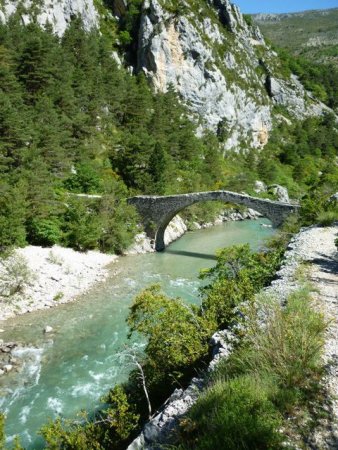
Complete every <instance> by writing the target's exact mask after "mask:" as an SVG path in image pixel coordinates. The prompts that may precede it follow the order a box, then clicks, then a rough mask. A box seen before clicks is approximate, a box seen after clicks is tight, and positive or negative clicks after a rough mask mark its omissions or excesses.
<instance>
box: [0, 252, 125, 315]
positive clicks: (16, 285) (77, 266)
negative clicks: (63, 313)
mask: <svg viewBox="0 0 338 450" xmlns="http://www.w3.org/2000/svg"><path fill="white" fill-rule="evenodd" d="M116 259H117V256H116V255H108V254H103V253H100V252H97V251H89V252H86V253H81V252H77V251H75V250H72V249H70V248H63V247H59V246H54V247H52V248H43V247H37V246H28V247H25V248H20V249H16V250H15V251H14V253H13V254H12V255H11V256H10V257H9V258H8V259H7V260H5V261H4V262H2V264H1V267H0V271H1V293H0V319H1V320H6V319H8V318H10V317H14V316H16V315H19V314H25V313H30V312H32V311H36V310H39V309H47V308H52V307H55V306H57V305H59V304H61V303H67V302H69V301H71V300H73V299H75V298H76V297H77V296H79V295H80V294H83V293H85V292H86V291H88V289H90V288H91V287H92V286H93V285H94V284H96V283H99V282H102V281H104V280H105V279H106V278H107V276H108V274H109V270H108V267H107V266H108V265H109V264H111V263H113V262H114V261H116Z"/></svg>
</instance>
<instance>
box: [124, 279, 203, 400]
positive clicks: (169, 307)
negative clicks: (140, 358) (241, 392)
mask: <svg viewBox="0 0 338 450" xmlns="http://www.w3.org/2000/svg"><path fill="white" fill-rule="evenodd" d="M178 318H179V320H178ZM128 325H129V326H130V329H131V333H134V332H138V333H140V334H141V335H143V336H144V337H145V338H147V345H146V348H145V354H146V367H145V371H146V372H147V373H146V375H147V378H148V380H149V383H150V384H156V385H157V386H159V387H160V388H161V390H162V392H163V390H166V389H167V388H168V385H169V387H170V385H171V384H172V383H173V382H174V381H175V380H179V379H181V378H182V377H183V375H184V374H186V372H187V371H189V368H190V367H193V366H194V365H196V363H197V362H198V361H199V360H200V359H201V358H202V357H205V356H206V355H207V354H208V338H209V329H208V326H207V325H208V324H207V322H206V321H205V320H204V319H203V318H201V317H200V316H199V315H198V308H196V307H193V306H189V305H187V304H185V303H184V302H183V300H181V299H172V298H169V297H167V296H166V295H164V294H163V293H162V292H161V291H160V287H159V286H158V285H153V286H150V287H149V288H147V289H145V290H144V291H143V292H141V293H140V294H139V295H138V296H137V297H136V298H135V300H134V303H133V305H132V306H131V308H130V313H129V316H128ZM164 361H165V364H164V363H163V362H164ZM164 382H166V383H167V385H166V386H165V387H164V384H165V383H164Z"/></svg>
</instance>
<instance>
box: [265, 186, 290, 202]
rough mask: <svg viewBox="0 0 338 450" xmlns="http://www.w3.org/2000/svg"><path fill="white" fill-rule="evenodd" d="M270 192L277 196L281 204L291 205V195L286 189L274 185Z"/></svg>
mask: <svg viewBox="0 0 338 450" xmlns="http://www.w3.org/2000/svg"><path fill="white" fill-rule="evenodd" d="M268 190H269V192H271V193H272V194H274V195H275V196H276V198H277V200H278V201H279V202H283V203H290V198H289V193H288V190H287V189H286V187H283V186H280V185H279V184H272V185H271V186H269V188H268Z"/></svg>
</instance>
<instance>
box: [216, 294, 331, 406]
mask: <svg viewBox="0 0 338 450" xmlns="http://www.w3.org/2000/svg"><path fill="white" fill-rule="evenodd" d="M255 307H256V308H257V310H255V311H252V310H251V312H250V311H249V320H248V323H247V325H248V328H247V331H246V334H245V338H244V340H243V343H242V345H241V347H240V348H239V349H238V350H237V351H236V352H235V353H234V354H233V355H232V356H231V358H230V360H229V361H228V362H224V363H222V364H220V366H219V369H218V373H217V375H216V378H218V377H220V376H221V377H224V376H232V375H236V374H238V373H246V374H251V375H252V376H254V377H260V376H262V375H264V376H268V377H269V378H272V379H274V380H275V383H276V386H278V387H279V389H280V398H279V400H278V399H275V401H276V402H278V401H280V402H281V408H288V403H291V404H292V403H295V402H298V401H300V400H301V399H304V398H306V396H307V395H308V393H309V392H311V390H312V389H314V388H315V387H316V384H317V382H318V379H319V378H320V375H321V373H322V361H321V354H322V349H323V345H324V332H325V329H326V326H327V324H326V322H325V320H324V318H323V315H322V314H321V313H319V312H317V311H315V310H314V308H313V304H312V301H311V297H310V294H309V291H308V289H307V288H304V289H300V290H298V291H296V292H295V293H293V294H291V295H290V296H289V297H288V300H287V304H286V307H285V308H283V307H282V306H281V305H280V304H279V303H277V302H276V301H274V300H272V299H271V298H269V297H267V298H262V299H261V301H260V302H259V303H258V305H256V306H255ZM257 311H259V317H260V318H262V317H263V318H264V320H265V325H264V326H263V327H262V325H261V324H260V320H259V317H258V316H257V315H256V312H257Z"/></svg>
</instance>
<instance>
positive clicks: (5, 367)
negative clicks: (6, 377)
mask: <svg viewBox="0 0 338 450" xmlns="http://www.w3.org/2000/svg"><path fill="white" fill-rule="evenodd" d="M12 369H13V365H12V364H6V365H5V366H4V367H3V370H4V371H5V373H8V372H10V371H11V370H12Z"/></svg>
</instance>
